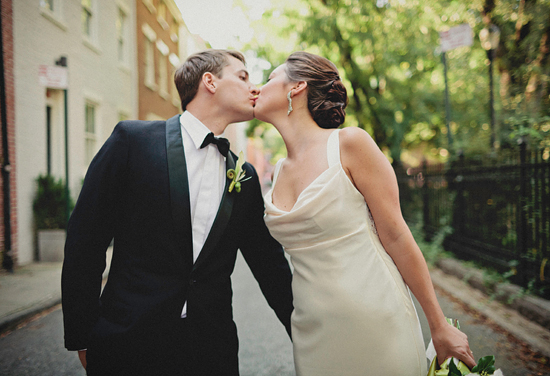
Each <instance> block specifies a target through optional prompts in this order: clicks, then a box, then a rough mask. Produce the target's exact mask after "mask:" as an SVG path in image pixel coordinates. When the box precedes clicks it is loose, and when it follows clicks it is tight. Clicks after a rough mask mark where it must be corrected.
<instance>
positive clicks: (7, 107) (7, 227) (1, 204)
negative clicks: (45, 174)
mask: <svg viewBox="0 0 550 376" xmlns="http://www.w3.org/2000/svg"><path fill="white" fill-rule="evenodd" d="M1 22H2V29H1V33H2V39H1V41H0V42H1V46H2V48H1V57H0V58H1V59H2V68H3V71H2V72H1V74H2V80H1V81H2V82H1V85H2V88H0V90H1V91H2V93H1V95H0V101H2V105H1V106H0V114H1V119H2V133H1V136H0V137H1V139H2V143H0V158H1V159H0V161H1V164H0V165H1V169H2V174H1V175H0V183H1V185H2V189H0V213H2V217H1V218H2V220H1V221H0V247H1V248H0V249H1V251H2V252H1V253H2V254H1V256H0V258H1V259H2V266H3V267H4V268H6V269H11V267H12V263H13V262H14V261H16V259H17V192H16V190H15V187H16V180H15V166H16V163H15V102H14V101H15V98H14V73H13V68H14V67H13V9H12V1H11V0H2V2H1ZM5 135H6V136H7V142H5V141H6V140H4V136H5ZM6 145H7V150H6V148H5V146H6ZM8 181H9V187H8V186H7V184H8Z"/></svg>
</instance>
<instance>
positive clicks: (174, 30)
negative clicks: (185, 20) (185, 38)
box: [170, 18, 179, 43]
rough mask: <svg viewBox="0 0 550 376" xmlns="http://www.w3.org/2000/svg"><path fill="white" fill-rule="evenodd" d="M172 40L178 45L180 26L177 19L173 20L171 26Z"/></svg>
mask: <svg viewBox="0 0 550 376" xmlns="http://www.w3.org/2000/svg"><path fill="white" fill-rule="evenodd" d="M170 39H172V42H174V43H177V42H178V40H179V24H178V21H177V20H176V19H175V18H172V24H171V25H170Z"/></svg>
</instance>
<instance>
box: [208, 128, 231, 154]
mask: <svg viewBox="0 0 550 376" xmlns="http://www.w3.org/2000/svg"><path fill="white" fill-rule="evenodd" d="M209 144H214V145H216V146H217V147H218V150H219V152H220V153H221V155H223V156H224V157H226V158H227V153H228V152H229V140H228V139H227V138H223V137H214V133H212V132H210V133H208V134H207V135H206V137H205V138H204V141H203V142H202V145H201V149H202V148H204V147H206V146H208V145H209Z"/></svg>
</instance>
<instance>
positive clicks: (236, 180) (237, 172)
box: [227, 151, 251, 192]
mask: <svg viewBox="0 0 550 376" xmlns="http://www.w3.org/2000/svg"><path fill="white" fill-rule="evenodd" d="M243 164H244V153H243V152H242V151H241V152H240V153H239V158H238V159H237V164H236V166H235V169H234V170H233V169H229V170H227V177H228V178H229V179H232V181H231V184H230V185H229V189H228V191H229V192H231V191H232V190H233V187H235V190H236V191H237V192H240V191H241V183H242V182H245V181H247V180H248V179H250V178H251V176H249V177H247V178H246V179H245V178H244V176H245V175H246V171H245V170H243Z"/></svg>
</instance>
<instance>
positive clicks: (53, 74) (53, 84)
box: [38, 65, 69, 89]
mask: <svg viewBox="0 0 550 376" xmlns="http://www.w3.org/2000/svg"><path fill="white" fill-rule="evenodd" d="M38 80H39V82H40V85H41V86H45V87H47V88H50V89H67V88H68V87H69V74H68V70H67V68H65V67H58V66H51V65H39V66H38Z"/></svg>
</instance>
